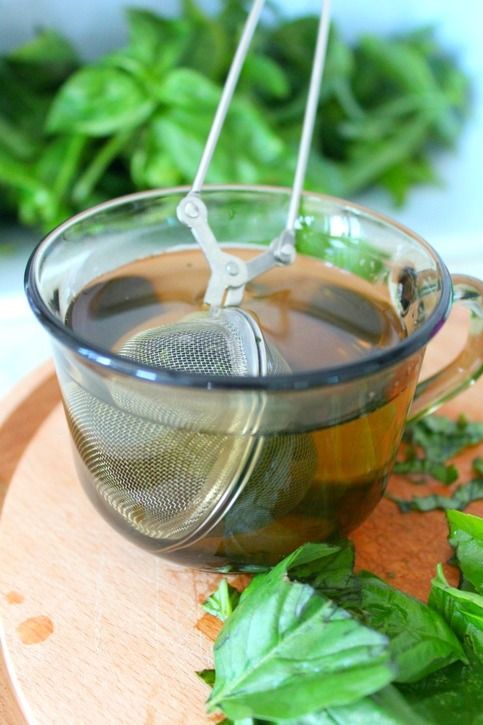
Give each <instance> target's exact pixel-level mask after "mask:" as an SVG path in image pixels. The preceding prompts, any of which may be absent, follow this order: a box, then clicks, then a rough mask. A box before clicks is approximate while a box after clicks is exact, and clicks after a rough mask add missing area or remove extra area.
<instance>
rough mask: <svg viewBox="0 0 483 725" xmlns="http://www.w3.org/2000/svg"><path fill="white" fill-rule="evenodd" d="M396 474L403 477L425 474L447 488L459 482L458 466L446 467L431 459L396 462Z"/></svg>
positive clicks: (411, 459)
mask: <svg viewBox="0 0 483 725" xmlns="http://www.w3.org/2000/svg"><path fill="white" fill-rule="evenodd" d="M393 470H394V473H400V474H403V475H408V474H423V475H426V476H431V477H432V478H435V479H436V480H437V481H441V483H445V484H446V485H447V486H449V485H450V484H452V483H454V482H455V481H457V480H458V476H459V474H458V470H457V468H456V466H454V465H452V464H451V465H449V466H446V465H445V464H444V463H440V462H439V461H431V460H429V458H408V459H406V460H405V461H396V463H395V464H394V469H393Z"/></svg>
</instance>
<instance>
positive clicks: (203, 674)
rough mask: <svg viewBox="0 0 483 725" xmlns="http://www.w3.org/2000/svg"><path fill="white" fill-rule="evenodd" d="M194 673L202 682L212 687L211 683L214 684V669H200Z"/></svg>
mask: <svg viewBox="0 0 483 725" xmlns="http://www.w3.org/2000/svg"><path fill="white" fill-rule="evenodd" d="M196 674H197V675H198V677H199V678H200V680H203V682H206V684H207V685H208V686H209V687H213V685H214V684H215V677H216V673H215V670H200V671H199V672H197V673H196Z"/></svg>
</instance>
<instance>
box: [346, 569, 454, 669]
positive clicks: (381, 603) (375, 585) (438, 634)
mask: <svg viewBox="0 0 483 725" xmlns="http://www.w3.org/2000/svg"><path fill="white" fill-rule="evenodd" d="M357 580H358V585H359V597H360V602H359V604H358V606H357V608H355V607H354V604H353V602H352V603H351V604H350V611H351V612H353V613H355V614H356V615H357V616H358V617H359V618H360V619H361V621H363V622H364V624H366V625H367V626H368V627H371V628H372V629H375V630H377V631H378V632H381V633H382V634H385V635H386V636H387V637H388V638H389V639H390V651H391V654H392V656H393V658H394V661H395V662H396V664H397V666H398V670H399V672H398V675H397V677H396V678H395V680H396V682H414V681H415V680H419V679H421V678H422V677H426V676H427V675H428V674H430V673H431V672H434V671H435V670H439V669H441V668H442V667H446V666H447V665H449V664H451V663H452V662H455V661H456V660H458V659H464V651H463V649H462V647H461V645H460V643H459V641H458V639H457V638H456V636H455V635H454V633H453V632H452V630H451V629H450V627H449V626H448V625H447V624H446V622H445V620H444V619H443V617H442V616H441V615H440V614H438V612H435V611H434V610H433V609H431V608H430V607H428V606H427V605H426V604H423V602H420V601H419V600H417V599H414V598H413V597H411V596H409V595H408V594H404V592H401V591H399V590H398V589H394V587H391V586H390V585H389V584H386V583H385V582H384V581H382V579H379V578H378V577H376V576H375V575H374V574H371V573H370V572H361V573H360V574H359V575H358V576H357ZM341 604H342V606H344V604H343V602H341Z"/></svg>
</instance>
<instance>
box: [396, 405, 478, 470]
mask: <svg viewBox="0 0 483 725" xmlns="http://www.w3.org/2000/svg"><path fill="white" fill-rule="evenodd" d="M404 440H405V441H407V442H409V443H411V444H412V445H414V446H419V447H420V448H422V450H423V451H424V453H425V454H426V457H427V458H429V459H430V460H431V461H441V462H444V461H446V460H447V459H448V458H451V457H452V456H455V455H456V454H457V453H460V451H462V450H464V449H465V448H467V447H468V446H473V445H476V444H478V443H481V442H482V441H483V423H470V422H469V421H468V420H467V419H466V418H465V417H464V416H460V417H459V418H458V420H456V421H453V420H450V419H449V418H446V417H444V416H442V415H428V416H427V417H425V418H422V419H421V420H418V421H417V422H416V423H412V424H411V425H409V426H408V427H407V428H406V431H405V433H404Z"/></svg>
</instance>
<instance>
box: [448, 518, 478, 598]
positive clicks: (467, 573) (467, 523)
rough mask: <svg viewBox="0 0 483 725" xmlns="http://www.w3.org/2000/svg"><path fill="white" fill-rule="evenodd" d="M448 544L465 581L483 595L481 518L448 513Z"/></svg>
mask: <svg viewBox="0 0 483 725" xmlns="http://www.w3.org/2000/svg"><path fill="white" fill-rule="evenodd" d="M446 518H447V519H448V524H449V530H450V536H449V542H450V544H451V546H452V547H453V548H454V549H455V554H456V559H457V561H458V566H459V567H460V569H461V571H462V573H463V575H464V577H465V580H466V581H467V582H469V583H470V584H471V585H472V586H473V587H474V589H475V590H476V591H477V592H478V594H482V595H483V518H481V517H479V516H472V515H471V514H463V513H461V512H459V511H448V512H447V514H446Z"/></svg>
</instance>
